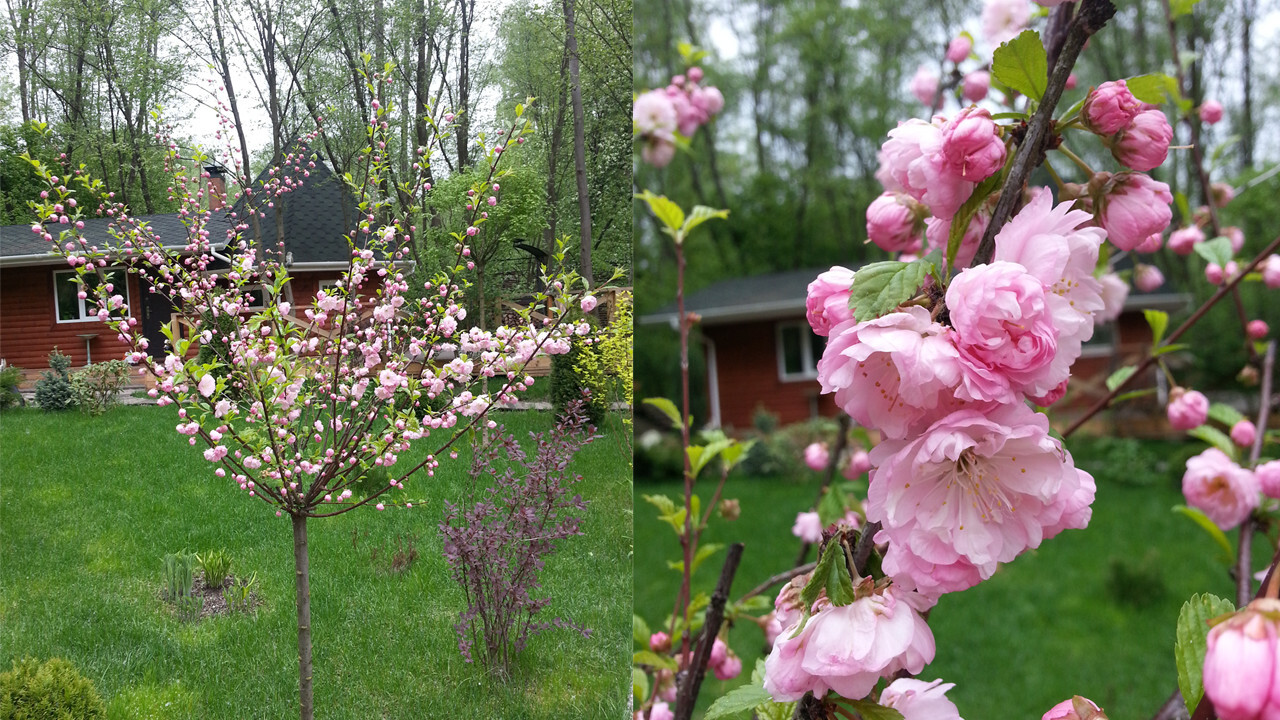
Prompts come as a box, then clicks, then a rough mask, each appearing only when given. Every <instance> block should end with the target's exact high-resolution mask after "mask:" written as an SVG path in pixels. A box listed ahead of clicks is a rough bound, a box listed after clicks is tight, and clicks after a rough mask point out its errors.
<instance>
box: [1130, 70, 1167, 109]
mask: <svg viewBox="0 0 1280 720" xmlns="http://www.w3.org/2000/svg"><path fill="white" fill-rule="evenodd" d="M1124 85H1125V87H1127V88H1129V92H1130V93H1132V94H1133V96H1134V97H1135V98H1137V99H1138V100H1141V101H1142V102H1144V103H1151V104H1152V105H1159V104H1161V103H1163V102H1164V101H1165V100H1169V99H1174V100H1176V99H1178V98H1179V97H1180V95H1179V93H1178V81H1177V80H1175V79H1174V78H1172V77H1169V76H1168V75H1165V74H1164V73H1148V74H1146V75H1135V76H1134V77H1131V78H1125V81H1124Z"/></svg>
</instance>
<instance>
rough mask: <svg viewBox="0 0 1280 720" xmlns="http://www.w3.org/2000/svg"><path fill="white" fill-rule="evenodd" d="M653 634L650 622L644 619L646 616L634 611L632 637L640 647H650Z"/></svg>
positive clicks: (632, 615)
mask: <svg viewBox="0 0 1280 720" xmlns="http://www.w3.org/2000/svg"><path fill="white" fill-rule="evenodd" d="M652 635H653V633H651V632H649V624H648V623H646V622H645V621H644V618H642V617H640V616H639V615H636V614H635V613H632V614H631V639H632V640H635V642H636V644H637V645H639V646H640V647H649V637H650V636H652Z"/></svg>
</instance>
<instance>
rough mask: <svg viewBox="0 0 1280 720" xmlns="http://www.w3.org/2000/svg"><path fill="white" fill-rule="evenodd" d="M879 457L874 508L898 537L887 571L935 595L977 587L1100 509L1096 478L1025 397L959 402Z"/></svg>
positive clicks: (883, 538)
mask: <svg viewBox="0 0 1280 720" xmlns="http://www.w3.org/2000/svg"><path fill="white" fill-rule="evenodd" d="M871 460H872V462H873V463H874V464H875V469H874V470H872V472H871V483H870V488H869V490H868V492H867V505H866V514H867V520H868V521H869V522H880V523H882V525H883V529H882V530H881V532H880V534H878V535H877V536H876V540H877V542H888V543H889V550H888V554H886V555H885V558H884V565H883V567H884V570H885V572H886V573H887V574H889V575H890V576H891V577H893V579H894V583H895V584H897V583H903V584H904V587H908V588H914V589H916V590H918V591H919V592H921V593H924V594H926V595H935V594H939V593H946V592H953V591H956V590H963V589H966V588H968V587H972V586H973V585H975V584H977V583H978V582H979V581H981V580H983V579H986V578H989V577H991V575H992V574H993V573H994V572H995V570H996V568H997V566H998V565H999V564H1000V563H1006V562H1009V561H1011V560H1013V559H1014V558H1015V557H1017V556H1018V555H1019V554H1021V553H1022V552H1023V551H1024V550H1028V549H1031V548H1036V547H1039V546H1040V542H1041V541H1042V540H1044V539H1046V538H1049V537H1053V536H1054V535H1057V534H1058V533H1059V532H1061V531H1062V530H1065V529H1067V528H1083V527H1085V526H1086V525H1087V524H1088V522H1089V518H1090V515H1091V514H1092V511H1091V510H1090V507H1089V506H1090V505H1091V504H1092V502H1093V495H1094V488H1095V486H1094V482H1093V478H1092V477H1091V476H1090V475H1089V474H1088V473H1086V472H1084V471H1083V470H1078V469H1076V467H1075V465H1074V463H1073V462H1072V460H1071V454H1070V453H1068V452H1067V451H1066V450H1065V449H1064V448H1063V447H1062V445H1061V443H1059V442H1058V441H1057V440H1055V439H1053V438H1052V437H1051V436H1050V435H1049V420H1048V418H1047V417H1045V416H1044V415H1042V414H1040V413H1036V412H1035V411H1033V410H1032V409H1031V408H1029V407H1027V406H1026V405H1024V404H1022V403H1012V404H1008V405H996V406H992V407H989V408H987V409H985V410H984V409H964V410H958V411H956V412H953V413H951V414H950V415H947V416H945V417H943V418H942V419H940V420H938V421H937V422H935V423H934V424H933V425H932V426H930V427H929V428H928V429H927V430H925V431H924V433H923V434H921V435H919V436H917V437H914V438H910V439H906V440H886V441H884V442H881V443H880V444H879V445H877V446H876V448H875V449H874V450H872V451H871Z"/></svg>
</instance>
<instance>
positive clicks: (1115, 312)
mask: <svg viewBox="0 0 1280 720" xmlns="http://www.w3.org/2000/svg"><path fill="white" fill-rule="evenodd" d="M1098 282H1100V283H1102V306H1103V307H1102V310H1101V311H1100V312H1098V313H1097V314H1096V315H1094V316H1093V319H1094V322H1096V323H1097V324H1099V325H1102V324H1105V323H1109V322H1111V321H1112V320H1115V319H1116V318H1118V317H1120V313H1121V312H1123V311H1124V301H1125V300H1126V299H1127V298H1128V297H1129V283H1127V282H1125V281H1124V280H1121V279H1120V276H1119V275H1117V274H1115V273H1113V272H1109V273H1106V274H1105V275H1103V276H1102V277H1100V278H1098Z"/></svg>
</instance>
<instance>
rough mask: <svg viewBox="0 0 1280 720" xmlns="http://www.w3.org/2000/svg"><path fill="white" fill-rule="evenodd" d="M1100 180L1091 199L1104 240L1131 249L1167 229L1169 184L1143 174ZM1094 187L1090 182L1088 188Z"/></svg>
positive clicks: (1171, 213) (1121, 175)
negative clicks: (1102, 230)
mask: <svg viewBox="0 0 1280 720" xmlns="http://www.w3.org/2000/svg"><path fill="white" fill-rule="evenodd" d="M1101 177H1102V178H1103V180H1102V181H1101V182H1097V183H1096V185H1097V190H1096V191H1095V192H1094V193H1093V194H1092V197H1093V199H1094V207H1095V208H1096V210H1097V219H1098V224H1100V225H1102V227H1103V229H1104V230H1106V231H1107V239H1108V240H1110V241H1111V243H1112V244H1113V245H1115V246H1116V247H1118V248H1120V249H1121V250H1133V249H1134V248H1136V247H1138V246H1139V245H1140V244H1142V243H1144V242H1146V241H1148V240H1149V238H1150V237H1151V236H1152V235H1157V237H1158V235H1159V233H1160V232H1162V231H1163V230H1164V229H1165V228H1166V227H1168V226H1169V221H1170V220H1172V219H1173V210H1172V209H1171V208H1170V205H1171V204H1172V203H1173V193H1171V192H1169V186H1168V185H1166V184H1164V183H1162V182H1159V181H1156V180H1152V179H1151V178H1150V177H1149V176H1147V175H1143V174H1142V173H1128V172H1122V173H1116V174H1115V175H1111V176H1106V175H1102V176H1101ZM1094 185H1095V182H1090V187H1094ZM1157 242H1158V240H1157ZM1188 252H1190V251H1188Z"/></svg>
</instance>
